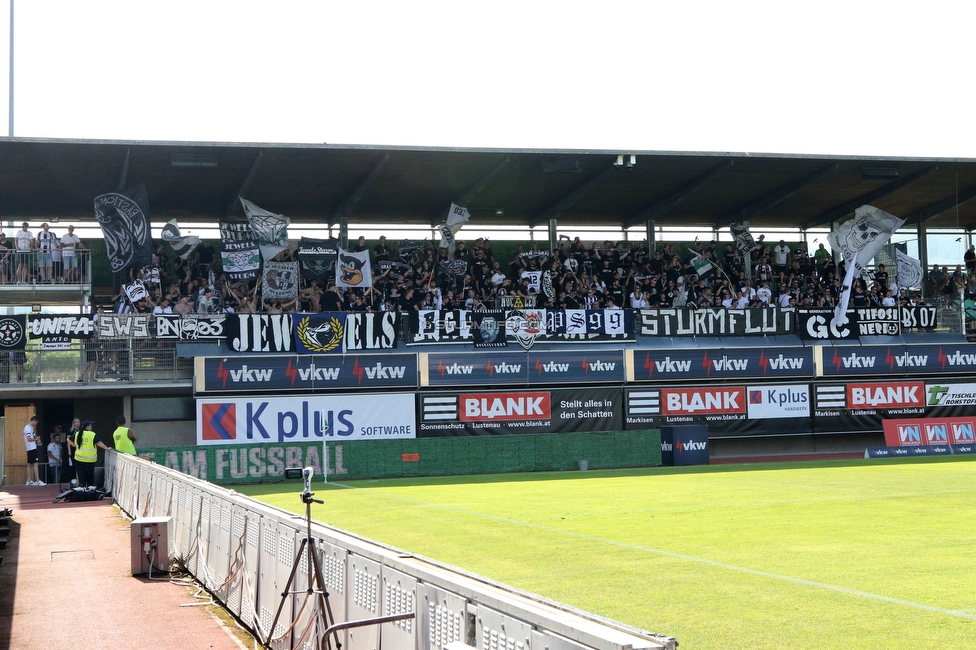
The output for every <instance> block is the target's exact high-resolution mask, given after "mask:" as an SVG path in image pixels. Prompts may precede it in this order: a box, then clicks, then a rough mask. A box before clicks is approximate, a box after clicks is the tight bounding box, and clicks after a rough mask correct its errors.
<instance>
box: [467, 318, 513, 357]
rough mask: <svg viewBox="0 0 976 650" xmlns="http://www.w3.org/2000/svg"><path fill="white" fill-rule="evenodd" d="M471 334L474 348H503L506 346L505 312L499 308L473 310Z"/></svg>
mask: <svg viewBox="0 0 976 650" xmlns="http://www.w3.org/2000/svg"><path fill="white" fill-rule="evenodd" d="M470 316H471V334H472V336H473V337H474V347H476V348H504V347H507V346H508V339H507V338H506V336H505V312H504V311H502V310H500V309H494V310H490V311H473V312H471V313H470Z"/></svg>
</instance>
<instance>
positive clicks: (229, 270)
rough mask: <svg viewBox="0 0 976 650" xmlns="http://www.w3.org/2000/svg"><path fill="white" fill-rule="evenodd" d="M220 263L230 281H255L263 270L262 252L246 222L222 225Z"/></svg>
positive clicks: (232, 222)
mask: <svg viewBox="0 0 976 650" xmlns="http://www.w3.org/2000/svg"><path fill="white" fill-rule="evenodd" d="M220 246H221V254H220V262H221V264H222V268H223V270H224V275H225V276H226V278H227V279H228V280H253V279H254V278H256V277H257V276H258V270H259V269H260V268H261V251H260V250H259V249H258V242H257V240H256V239H255V238H254V233H253V232H252V231H251V225H250V224H249V223H247V222H245V221H224V222H222V223H221V224H220Z"/></svg>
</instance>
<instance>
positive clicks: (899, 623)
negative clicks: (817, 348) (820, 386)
mask: <svg viewBox="0 0 976 650" xmlns="http://www.w3.org/2000/svg"><path fill="white" fill-rule="evenodd" d="M236 489H238V490H239V491H240V492H242V493H244V494H250V495H253V496H255V497H257V498H259V499H261V500H262V501H265V502H268V503H271V504H273V505H276V506H279V507H282V508H285V509H288V510H293V511H295V512H302V513H303V512H304V506H303V505H302V503H301V500H300V498H299V496H298V493H299V492H300V491H301V486H300V484H296V483H288V484H274V485H251V486H240V487H238V488H236ZM315 490H316V496H317V497H319V498H322V499H324V501H325V504H324V505H315V506H314V508H313V511H312V512H313V517H314V518H315V519H317V520H319V521H322V522H325V523H328V524H331V525H333V526H336V527H338V528H342V529H344V530H348V531H351V532H355V533H357V534H360V535H363V536H365V537H369V538H371V539H375V540H377V541H381V542H384V543H387V544H390V545H393V546H396V547H398V548H401V549H404V550H407V551H410V552H411V553H414V554H417V555H422V556H426V557H430V558H435V559H437V560H440V561H442V562H446V563H448V564H452V565H455V566H458V567H462V568H464V569H466V570H468V571H472V572H475V573H478V574H481V575H484V576H487V577H489V578H492V579H494V580H497V581H500V582H504V583H507V584H510V585H514V586H516V587H519V588H521V589H525V590H528V591H532V592H535V593H538V594H542V595H544V596H547V597H549V598H552V599H555V600H559V601H562V602H565V603H569V604H571V605H574V606H576V607H579V608H582V609H585V610H588V611H592V612H595V613H598V614H601V615H603V616H607V617H610V618H613V619H616V620H618V621H622V622H624V623H628V624H630V625H633V626H636V627H639V628H642V629H645V630H650V631H653V632H658V633H661V634H667V635H670V636H674V637H675V638H677V639H678V641H679V642H680V644H681V647H682V648H683V649H696V650H698V649H719V648H722V649H725V648H750V649H752V648H776V649H781V648H838V649H840V648H843V649H845V650H848V649H850V648H859V649H863V648H878V649H882V648H883V649H886V650H887V649H890V648H898V647H909V648H913V649H917V648H940V649H945V648H953V649H958V648H976V458H974V459H959V458H953V459H912V460H901V459H899V460H897V461H877V460H875V461H837V462H818V463H778V464H756V465H713V466H707V467H697V468H653V469H641V470H617V471H590V472H558V473H536V474H505V475H491V476H473V477H472V476H465V477H439V478H424V479H402V480H382V481H350V482H346V483H329V484H328V485H327V486H326V485H324V484H322V483H321V482H318V483H316V484H315Z"/></svg>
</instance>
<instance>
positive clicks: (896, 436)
mask: <svg viewBox="0 0 976 650" xmlns="http://www.w3.org/2000/svg"><path fill="white" fill-rule="evenodd" d="M974 432H976V416H974V417H965V418H914V419H905V420H894V419H892V420H885V421H884V435H885V444H886V445H888V446H889V447H918V446H931V445H972V444H974V443H976V434H974Z"/></svg>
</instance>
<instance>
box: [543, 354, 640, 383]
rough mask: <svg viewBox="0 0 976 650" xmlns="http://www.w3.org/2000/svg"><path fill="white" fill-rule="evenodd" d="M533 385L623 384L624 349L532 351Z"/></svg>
mask: <svg viewBox="0 0 976 650" xmlns="http://www.w3.org/2000/svg"><path fill="white" fill-rule="evenodd" d="M527 365H528V370H529V383H530V384H555V383H573V384H586V383H593V382H614V383H623V382H624V378H625V374H626V373H625V372H624V352H623V350H599V351H596V352H529V354H528V364H527Z"/></svg>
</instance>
